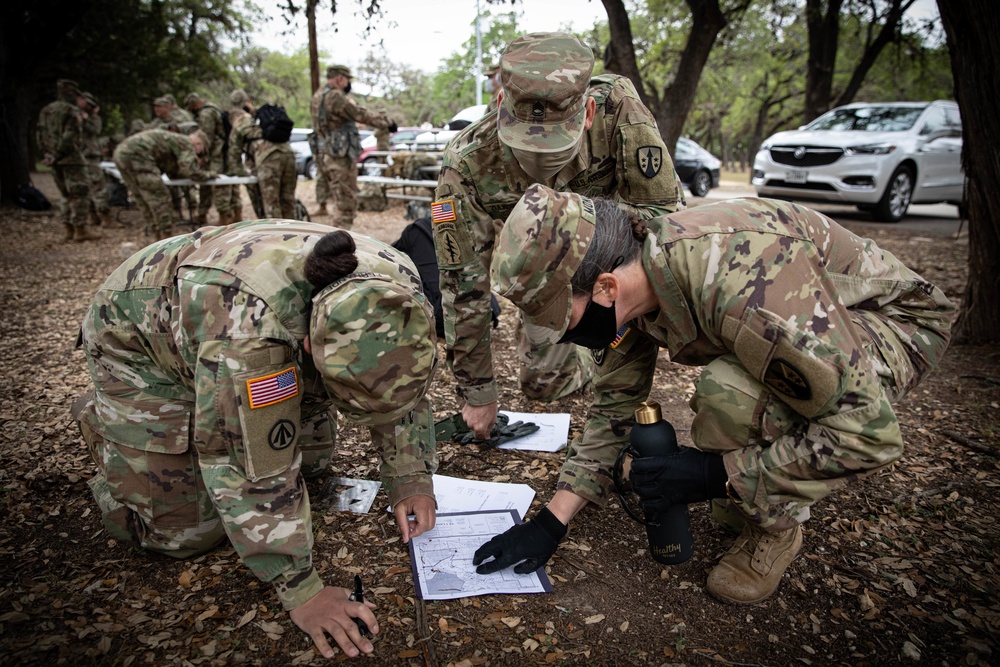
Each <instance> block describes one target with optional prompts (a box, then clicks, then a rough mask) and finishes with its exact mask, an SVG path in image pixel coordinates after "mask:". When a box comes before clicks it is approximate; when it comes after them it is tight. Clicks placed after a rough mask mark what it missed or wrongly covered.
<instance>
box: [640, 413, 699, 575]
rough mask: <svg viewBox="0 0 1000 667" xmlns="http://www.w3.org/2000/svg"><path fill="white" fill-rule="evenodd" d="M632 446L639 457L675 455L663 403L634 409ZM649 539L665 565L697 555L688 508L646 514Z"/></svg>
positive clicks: (674, 440)
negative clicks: (695, 553) (662, 408)
mask: <svg viewBox="0 0 1000 667" xmlns="http://www.w3.org/2000/svg"><path fill="white" fill-rule="evenodd" d="M629 444H631V445H632V447H633V448H635V450H636V451H637V452H638V453H639V455H640V456H667V455H668V454H671V453H673V452H676V451H677V449H678V447H677V434H676V433H674V427H673V426H671V425H670V422H668V421H667V420H666V419H663V415H662V413H661V412H660V404H659V403H657V402H655V401H646V402H643V403H640V404H639V407H637V408H636V409H635V426H633V427H632V432H631V433H630V434H629ZM646 537H647V538H648V539H649V552H650V554H652V556H653V560H655V561H657V562H660V563H664V564H665V565H676V564H678V563H683V562H684V561H686V560H687V559H688V558H690V557H691V554H692V553H693V552H694V538H693V537H692V536H691V518H690V516H689V515H688V508H687V505H675V506H673V507H671V508H669V509H667V510H666V511H664V512H660V513H658V514H654V515H652V516H651V515H649V514H646Z"/></svg>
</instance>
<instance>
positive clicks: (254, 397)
mask: <svg viewBox="0 0 1000 667" xmlns="http://www.w3.org/2000/svg"><path fill="white" fill-rule="evenodd" d="M247 394H248V395H249V396H250V407H251V408H262V407H264V406H265V405H273V404H275V403H280V402H281V401H284V400H286V399H289V398H292V397H293V396H298V395H299V380H298V378H297V377H296V376H295V367H294V366H293V367H291V368H289V369H288V370H286V371H281V372H280V373H272V374H271V375H265V376H264V377H259V378H253V379H252V380H247Z"/></svg>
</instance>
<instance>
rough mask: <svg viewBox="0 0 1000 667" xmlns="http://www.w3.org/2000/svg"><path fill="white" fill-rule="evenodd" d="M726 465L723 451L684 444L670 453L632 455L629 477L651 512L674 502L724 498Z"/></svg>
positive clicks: (681, 503) (644, 508)
mask: <svg viewBox="0 0 1000 667" xmlns="http://www.w3.org/2000/svg"><path fill="white" fill-rule="evenodd" d="M728 479H729V476H728V475H727V474H726V466H725V464H723V462H722V456H721V455H720V454H710V453H708V452H703V451H701V450H700V449H694V448H693V447H681V448H680V450H679V451H677V452H675V453H673V454H670V455H668V456H640V457H638V458H635V459H632V470H631V471H630V472H629V481H630V482H631V483H632V490H633V491H635V494H636V495H637V496H639V498H640V500H641V504H642V509H643V510H645V511H646V514H647V515H648V516H652V515H653V514H658V513H660V512H662V511H664V510H666V509H667V508H669V507H673V506H674V505H690V504H691V503H697V502H700V501H702V500H709V499H710V498H725V496H726V481H727V480H728Z"/></svg>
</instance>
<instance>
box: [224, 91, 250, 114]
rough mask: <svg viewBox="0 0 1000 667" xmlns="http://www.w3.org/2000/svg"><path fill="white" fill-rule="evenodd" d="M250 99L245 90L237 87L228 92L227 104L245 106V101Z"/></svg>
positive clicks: (238, 106)
mask: <svg viewBox="0 0 1000 667" xmlns="http://www.w3.org/2000/svg"><path fill="white" fill-rule="evenodd" d="M249 101H250V96H249V95H247V91H245V90H243V89H242V88H237V89H236V90H234V91H233V92H231V93H230V94H229V104H231V105H232V106H234V107H236V108H237V109H242V108H243V107H245V106H246V104H247V102H249Z"/></svg>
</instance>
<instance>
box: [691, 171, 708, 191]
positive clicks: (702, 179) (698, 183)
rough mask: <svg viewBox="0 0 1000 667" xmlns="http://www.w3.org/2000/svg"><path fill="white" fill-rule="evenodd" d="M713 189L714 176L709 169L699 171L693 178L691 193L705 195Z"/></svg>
mask: <svg viewBox="0 0 1000 667" xmlns="http://www.w3.org/2000/svg"><path fill="white" fill-rule="evenodd" d="M711 189H712V176H711V175H710V174H709V173H708V172H707V171H699V172H698V173H696V174H695V175H694V178H693V179H691V194H693V195H694V196H695V197H704V196H705V195H707V194H708V191H709V190H711Z"/></svg>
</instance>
